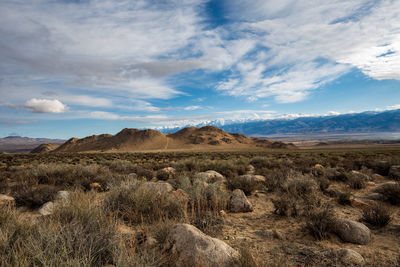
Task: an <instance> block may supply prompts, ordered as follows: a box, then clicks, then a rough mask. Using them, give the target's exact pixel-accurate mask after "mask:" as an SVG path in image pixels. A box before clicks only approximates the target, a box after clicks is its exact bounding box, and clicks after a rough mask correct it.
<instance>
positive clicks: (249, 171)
mask: <svg viewBox="0 0 400 267" xmlns="http://www.w3.org/2000/svg"><path fill="white" fill-rule="evenodd" d="M255 172H256V168H254V166H253V165H251V164H249V165H247V167H246V173H247V174H254V173H255Z"/></svg>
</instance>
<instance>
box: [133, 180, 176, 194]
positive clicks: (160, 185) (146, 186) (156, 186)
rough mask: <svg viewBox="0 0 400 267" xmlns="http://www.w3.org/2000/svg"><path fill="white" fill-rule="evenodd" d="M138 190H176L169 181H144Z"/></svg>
mask: <svg viewBox="0 0 400 267" xmlns="http://www.w3.org/2000/svg"><path fill="white" fill-rule="evenodd" d="M138 190H146V191H149V192H151V193H153V194H165V193H170V192H172V191H174V188H173V187H172V185H170V184H169V183H167V182H161V181H159V182H144V183H142V184H141V185H140V186H139V188H138Z"/></svg>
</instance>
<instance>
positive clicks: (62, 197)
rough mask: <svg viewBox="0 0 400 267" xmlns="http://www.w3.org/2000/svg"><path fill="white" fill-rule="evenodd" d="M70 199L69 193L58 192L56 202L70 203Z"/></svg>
mask: <svg viewBox="0 0 400 267" xmlns="http://www.w3.org/2000/svg"><path fill="white" fill-rule="evenodd" d="M69 199H70V195H69V192H68V191H64V190H62V191H58V192H57V194H56V196H55V200H56V201H69Z"/></svg>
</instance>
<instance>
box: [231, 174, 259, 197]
mask: <svg viewBox="0 0 400 267" xmlns="http://www.w3.org/2000/svg"><path fill="white" fill-rule="evenodd" d="M228 187H229V189H231V190H235V189H241V190H243V192H244V193H245V194H246V196H249V195H251V193H252V192H253V191H254V190H256V189H257V188H258V187H259V184H258V183H255V182H253V181H251V180H248V179H243V178H240V176H234V177H232V178H229V179H228Z"/></svg>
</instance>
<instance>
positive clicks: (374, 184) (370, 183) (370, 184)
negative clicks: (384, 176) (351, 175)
mask: <svg viewBox="0 0 400 267" xmlns="http://www.w3.org/2000/svg"><path fill="white" fill-rule="evenodd" d="M365 185H366V186H376V183H374V182H371V181H368V182H366V183H365Z"/></svg>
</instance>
